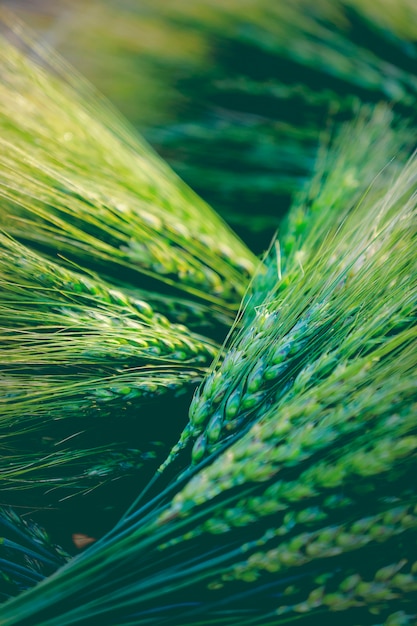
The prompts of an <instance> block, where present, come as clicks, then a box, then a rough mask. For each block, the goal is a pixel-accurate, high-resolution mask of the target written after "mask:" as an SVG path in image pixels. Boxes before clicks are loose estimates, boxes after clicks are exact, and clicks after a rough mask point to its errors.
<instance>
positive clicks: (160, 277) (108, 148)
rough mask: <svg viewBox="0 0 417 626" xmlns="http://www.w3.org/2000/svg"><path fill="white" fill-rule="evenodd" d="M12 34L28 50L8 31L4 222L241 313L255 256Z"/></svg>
mask: <svg viewBox="0 0 417 626" xmlns="http://www.w3.org/2000/svg"><path fill="white" fill-rule="evenodd" d="M13 36H14V38H15V39H16V38H18V39H20V41H21V42H22V45H26V46H29V51H30V50H31V53H29V54H24V53H22V52H21V51H19V50H18V48H17V47H15V46H14V45H12V44H11V43H10V42H9V41H8V40H7V38H6V37H5V36H2V37H1V40H0V57H1V88H0V119H1V121H0V125H1V126H0V130H1V132H0V135H1V158H0V165H1V175H0V196H1V197H2V218H1V223H2V224H3V228H4V229H5V230H7V232H9V233H10V234H12V235H14V236H15V237H16V238H19V239H21V240H23V239H24V240H25V241H27V242H30V243H31V245H33V246H35V247H38V248H41V249H42V250H43V251H45V252H48V253H49V254H51V255H55V254H56V252H57V251H58V252H60V253H63V254H64V256H65V257H66V258H68V259H69V260H71V261H74V262H76V263H77V264H78V265H80V266H85V267H89V268H92V269H97V270H98V271H100V272H101V273H102V274H103V275H106V276H108V277H112V279H113V280H117V281H118V282H120V283H123V284H125V285H128V286H130V287H136V286H137V287H141V288H144V287H145V288H150V289H151V290H153V291H162V293H166V292H168V294H169V293H171V294H174V295H175V294H177V295H178V296H180V297H186V299H191V300H192V301H193V302H197V303H200V304H213V306H214V309H213V310H214V315H215V314H216V311H220V312H222V313H223V314H224V315H229V316H230V315H231V314H233V311H236V309H237V307H238V305H239V301H240V299H241V296H242V294H243V292H244V289H245V287H246V283H247V279H248V277H249V276H250V275H251V274H252V273H253V270H254V268H255V266H256V265H257V260H256V257H254V255H253V254H252V253H251V252H250V251H249V250H248V249H247V248H246V247H245V246H244V245H243V244H242V243H241V242H240V241H239V240H238V239H237V237H236V236H235V235H234V234H233V233H232V232H231V231H230V230H229V229H228V227H227V226H226V225H225V224H224V223H223V222H222V221H221V219H220V218H219V217H218V216H217V215H216V214H215V213H214V212H213V211H212V210H211V209H210V208H209V207H208V205H206V204H205V203H204V202H203V201H202V200H200V198H199V197H198V196H197V195H196V194H194V193H193V192H192V191H191V190H190V189H189V188H188V187H187V186H186V185H185V184H184V183H182V181H180V180H179V179H178V178H177V177H176V176H175V174H174V173H173V172H172V171H171V170H170V169H169V168H168V167H167V166H166V165H165V164H164V163H163V162H162V161H161V160H160V159H159V158H158V157H157V156H156V154H154V153H153V152H152V151H151V149H150V148H149V147H148V146H147V145H146V144H145V143H144V142H143V141H142V140H141V139H140V138H139V137H137V136H136V134H135V133H134V131H133V130H132V129H131V128H129V127H128V126H127V125H126V124H125V122H123V121H122V120H120V119H119V117H118V116H117V114H116V113H114V112H113V111H112V110H111V108H110V107H109V106H108V105H107V104H106V103H105V102H103V100H102V99H101V98H100V97H99V96H97V95H96V94H95V93H94V92H93V90H92V89H91V88H90V87H89V86H87V85H85V84H84V83H83V82H82V81H81V80H79V77H75V76H72V75H71V73H70V70H68V69H67V68H65V67H64V64H63V63H62V62H61V61H60V60H59V59H55V58H54V57H53V56H52V55H51V54H50V53H49V52H48V51H45V50H44V49H43V48H42V47H41V46H39V45H36V44H35V43H34V42H32V41H30V40H29V38H28V37H27V36H26V34H25V32H24V30H21V29H20V28H18V27H14V28H13ZM44 66H46V69H45V67H44ZM75 85H76V87H75ZM206 311H207V315H210V314H209V309H208V308H207V309H206Z"/></svg>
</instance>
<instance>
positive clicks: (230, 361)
mask: <svg viewBox="0 0 417 626" xmlns="http://www.w3.org/2000/svg"><path fill="white" fill-rule="evenodd" d="M404 142H405V138H404V132H403V130H402V129H400V130H396V129H395V127H394V126H393V119H392V114H391V113H390V112H389V110H388V109H387V108H385V107H381V108H377V109H375V110H374V111H366V110H364V111H363V112H362V115H361V116H359V118H358V120H357V121H356V122H355V123H353V124H348V125H346V127H345V128H343V129H342V130H341V132H340V134H339V136H338V137H337V139H336V141H335V144H334V145H333V146H332V147H331V148H330V149H329V151H328V154H327V155H326V157H325V158H323V159H322V160H321V161H319V164H318V172H317V174H316V176H315V177H314V178H313V180H312V182H311V183H310V185H309V186H307V188H306V189H305V190H304V191H303V192H302V193H301V194H300V197H299V198H297V199H296V201H295V203H294V206H293V208H292V210H291V211H290V212H289V215H288V217H287V219H286V223H285V224H284V225H283V232H282V235H281V241H280V242H279V243H278V244H276V246H272V249H271V252H270V254H269V256H267V257H266V259H265V265H266V267H267V268H268V270H267V272H266V273H265V272H264V273H262V274H260V275H259V276H255V278H254V279H253V281H252V283H251V285H250V287H249V289H248V292H247V293H246V295H245V298H244V305H243V313H242V315H241V316H240V317H239V319H238V323H237V324H236V327H235V329H234V330H232V332H231V333H230V335H229V338H228V340H227V342H226V346H225V348H226V357H225V359H224V360H223V361H222V362H221V363H220V362H219V363H216V362H214V364H213V367H212V371H211V372H210V373H209V374H208V376H207V377H206V380H205V381H203V383H202V385H201V386H200V388H199V389H198V390H197V392H196V394H195V396H194V399H193V402H192V404H191V408H190V414H189V423H188V425H187V426H186V428H185V430H184V431H183V433H182V436H181V438H180V440H179V442H178V444H177V445H176V446H175V447H174V449H173V450H172V452H171V454H170V455H169V457H168V459H167V460H166V462H165V463H164V464H163V466H162V467H161V472H163V471H164V470H165V468H166V467H168V466H169V465H170V463H172V461H173V460H174V459H176V458H177V456H178V455H179V454H180V453H181V452H182V451H183V450H184V449H186V448H188V447H189V446H190V444H191V443H193V445H194V448H193V452H192V459H193V462H198V461H200V460H201V459H202V458H204V457H205V456H207V455H208V454H210V453H211V452H213V451H215V450H216V449H218V448H219V446H220V445H221V443H222V442H224V441H225V440H227V439H231V438H233V436H234V435H235V434H236V433H239V432H240V430H241V429H242V427H244V426H245V425H247V424H248V423H250V422H252V421H254V420H256V419H258V418H259V417H260V416H261V415H262V414H263V412H264V411H265V408H266V407H268V405H269V404H270V403H271V402H274V399H275V397H276V396H277V394H278V396H279V395H280V394H284V393H287V392H288V391H289V389H290V388H291V386H292V385H293V384H294V379H295V380H296V377H297V376H298V375H301V372H302V370H303V368H305V367H306V368H308V367H311V366H312V363H313V361H315V360H316V359H319V358H322V357H323V358H324V357H325V356H326V355H327V353H329V354H328V360H329V367H330V366H332V367H333V366H334V365H335V364H336V363H337V362H338V360H339V358H343V355H340V356H339V355H338V354H337V353H336V352H334V351H335V350H337V349H338V346H339V345H340V343H341V342H342V341H343V338H344V337H346V336H348V335H349V333H351V332H352V330H353V329H355V328H357V324H358V320H357V312H358V311H359V310H360V309H361V307H367V308H368V310H369V319H370V320H372V321H371V325H372V328H373V327H374V326H375V324H376V322H375V320H376V319H378V320H379V317H378V308H381V306H383V307H384V309H383V310H384V311H385V314H384V315H385V316H386V315H387V312H388V311H390V312H391V315H392V319H397V318H396V317H395V315H397V313H394V311H395V307H396V306H397V305H399V306H402V304H401V303H402V302H403V297H402V294H401V290H402V289H404V284H403V283H402V282H401V280H400V279H399V276H398V273H399V272H400V267H402V265H401V262H402V261H404V262H405V266H404V270H403V271H404V272H407V271H408V270H407V268H409V267H412V263H413V258H414V257H413V252H412V247H411V240H408V239H407V242H408V243H405V241H406V240H404V248H405V249H406V250H407V251H408V253H407V254H406V255H405V256H404V257H403V259H401V257H400V256H398V257H396V258H398V266H397V264H396V263H394V262H393V263H392V264H390V265H389V266H387V267H386V266H385V265H384V266H383V268H381V269H379V270H378V268H377V267H376V266H375V267H374V265H373V264H372V263H373V259H374V257H373V254H375V255H377V256H376V257H375V258H376V259H377V260H378V258H379V257H380V256H381V255H382V252H381V250H380V247H381V246H382V247H383V248H384V249H385V250H386V254H388V253H389V250H390V246H392V248H393V251H394V249H395V248H398V250H400V249H401V244H400V242H399V241H396V240H395V238H391V237H393V235H392V233H391V232H388V233H385V232H384V228H385V226H384V224H385V220H387V219H389V216H390V215H391V214H392V213H394V212H395V211H400V205H401V203H405V204H406V208H405V209H404V216H403V218H402V219H404V223H406V224H407V228H408V224H409V227H410V233H409V234H410V237H412V233H413V230H412V224H413V222H412V217H411V216H412V207H410V206H408V204H407V202H411V198H412V194H413V193H414V191H415V184H416V181H415V176H416V174H415V169H416V166H415V162H414V163H412V164H410V166H409V167H407V168H406V169H405V170H404V171H403V172H402V174H401V176H400V172H401V169H402V167H403V163H404V161H405V159H406V151H404V150H403V147H404ZM374 155H375V156H374ZM397 177H399V181H398V183H397V184H394V183H395V179H396V178H397ZM398 219H399V218H398ZM371 223H373V229H372V228H369V224H371ZM380 230H381V231H382V232H381V233H380V232H379V231H380ZM385 236H386V237H387V239H385V240H384V237H385ZM397 236H398V237H400V235H399V234H398V235H397ZM407 246H408V247H407ZM277 248H278V252H279V255H278V256H277V254H276V249H277ZM378 255H379V256H378ZM361 259H362V260H361ZM364 259H366V261H367V265H366V266H365V268H364V269H360V268H361V263H363V262H364ZM358 268H359V269H358ZM365 269H366V270H367V271H365ZM400 276H401V273H400ZM406 276H408V275H407V274H406ZM389 277H391V280H392V285H393V287H392V289H390V290H389V291H388V293H387V295H386V300H383V298H384V297H385V296H384V294H385V286H386V285H387V284H390V279H389ZM378 280H380V281H381V287H380V291H379V292H378V298H375V290H376V288H377V281H378ZM407 280H408V278H407ZM343 285H345V288H343ZM394 286H395V288H394ZM407 302H408V301H407ZM374 307H376V308H374ZM372 315H375V319H373V318H372ZM398 315H399V320H400V319H401V315H403V316H404V320H406V319H407V315H408V309H405V311H404V313H401V312H400V313H398ZM392 319H391V320H390V321H389V324H392V323H393V322H392ZM379 324H380V326H379V330H380V332H381V334H382V335H383V334H384V333H385V332H386V326H385V324H384V320H383V319H381V320H380V322H379ZM401 324H402V322H401V321H398V325H399V327H401ZM360 332H361V333H364V337H365V336H366V335H365V333H366V332H367V331H366V329H365V327H363V328H361V331H360ZM359 340H360V335H359V336H358V337H357V341H359ZM352 344H353V345H354V342H353V341H352ZM331 364H332V365H331Z"/></svg>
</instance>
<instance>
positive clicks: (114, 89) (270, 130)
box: [2, 0, 417, 253]
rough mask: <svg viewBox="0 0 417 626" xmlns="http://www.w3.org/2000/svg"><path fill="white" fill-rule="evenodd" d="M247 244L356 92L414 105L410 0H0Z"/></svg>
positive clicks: (263, 234) (358, 98) (406, 111)
mask: <svg viewBox="0 0 417 626" xmlns="http://www.w3.org/2000/svg"><path fill="white" fill-rule="evenodd" d="M2 5H3V6H5V7H7V8H9V9H11V10H12V11H13V12H14V13H15V14H17V15H18V16H19V17H20V18H21V19H22V20H23V21H24V22H25V23H26V24H28V25H29V26H30V27H31V28H32V29H33V30H34V31H35V33H36V35H37V36H38V37H39V38H40V39H42V40H44V41H45V42H46V43H47V44H48V45H49V46H51V47H52V48H53V49H54V50H56V51H58V52H59V53H60V54H62V55H63V56H64V57H65V58H66V59H67V60H68V61H69V62H70V63H71V64H72V65H73V66H74V67H75V68H76V69H77V70H78V71H80V72H81V73H82V74H83V75H84V76H86V77H87V78H88V79H89V80H90V81H91V82H92V83H93V84H94V85H95V86H96V87H97V88H98V89H99V90H100V91H101V92H102V93H103V94H105V96H107V97H108V98H109V99H110V101H111V102H112V103H113V104H114V105H115V106H116V107H117V108H118V109H119V110H120V111H122V113H123V114H124V115H125V116H126V117H127V118H128V119H129V120H130V122H131V123H132V125H133V126H134V127H135V128H136V129H137V130H138V131H139V132H140V133H142V134H143V135H144V136H145V137H146V138H147V140H148V141H149V142H150V143H151V145H152V146H153V147H154V148H155V149H156V150H157V152H158V153H160V154H161V155H162V156H163V158H164V159H166V160H167V161H168V162H169V163H170V164H171V166H172V167H173V168H174V169H175V170H176V171H177V172H178V173H179V174H180V176H181V177H182V178H184V179H185V180H186V181H187V182H188V183H189V184H190V185H191V186H192V187H193V188H194V189H195V190H196V191H197V192H198V193H199V194H200V195H202V196H203V197H204V198H205V199H206V200H207V201H208V202H209V203H210V204H211V205H212V206H213V207H214V208H215V209H217V210H218V211H219V212H220V213H221V214H222V215H223V217H224V218H225V219H226V220H227V221H228V222H229V223H230V224H231V226H232V227H233V228H234V229H235V230H236V231H237V232H238V233H239V235H240V236H241V237H242V238H243V239H244V240H245V241H246V242H247V243H248V244H249V245H250V246H251V247H252V249H254V250H255V251H256V252H258V253H259V252H261V251H262V250H264V249H265V248H266V247H267V246H268V243H269V241H270V239H271V237H272V235H273V234H274V232H275V231H276V229H277V228H279V224H280V221H281V219H282V216H283V215H285V212H286V210H287V208H288V206H289V204H290V202H291V199H292V197H293V195H294V194H295V193H297V191H298V190H299V189H300V187H301V186H302V184H303V182H304V180H305V179H306V177H308V176H309V175H310V173H311V170H312V168H313V166H314V163H315V160H316V158H317V147H318V144H319V141H321V142H323V141H324V142H326V140H327V138H328V137H330V135H331V133H332V132H333V131H334V128H335V127H336V126H337V123H338V122H340V121H341V120H345V119H348V118H350V117H352V116H354V115H355V112H356V111H357V109H358V107H359V104H360V103H361V102H368V103H375V102H378V101H388V102H390V103H392V106H393V108H394V110H395V111H398V113H399V114H401V115H402V116H405V117H407V118H410V119H411V120H412V121H413V118H415V116H416V111H417V109H416V106H415V105H416V98H417V43H416V42H417V3H416V2H415V0H373V2H372V3H370V2H369V0H314V1H313V0H292V2H285V1H283V0H282V1H281V0H193V1H192V2H190V1H189V0H179V1H176V2H171V1H170V0H89V1H86V0H60V1H58V2H57V1H56V0H55V1H52V0H5V1H4V0H3V2H2Z"/></svg>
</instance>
